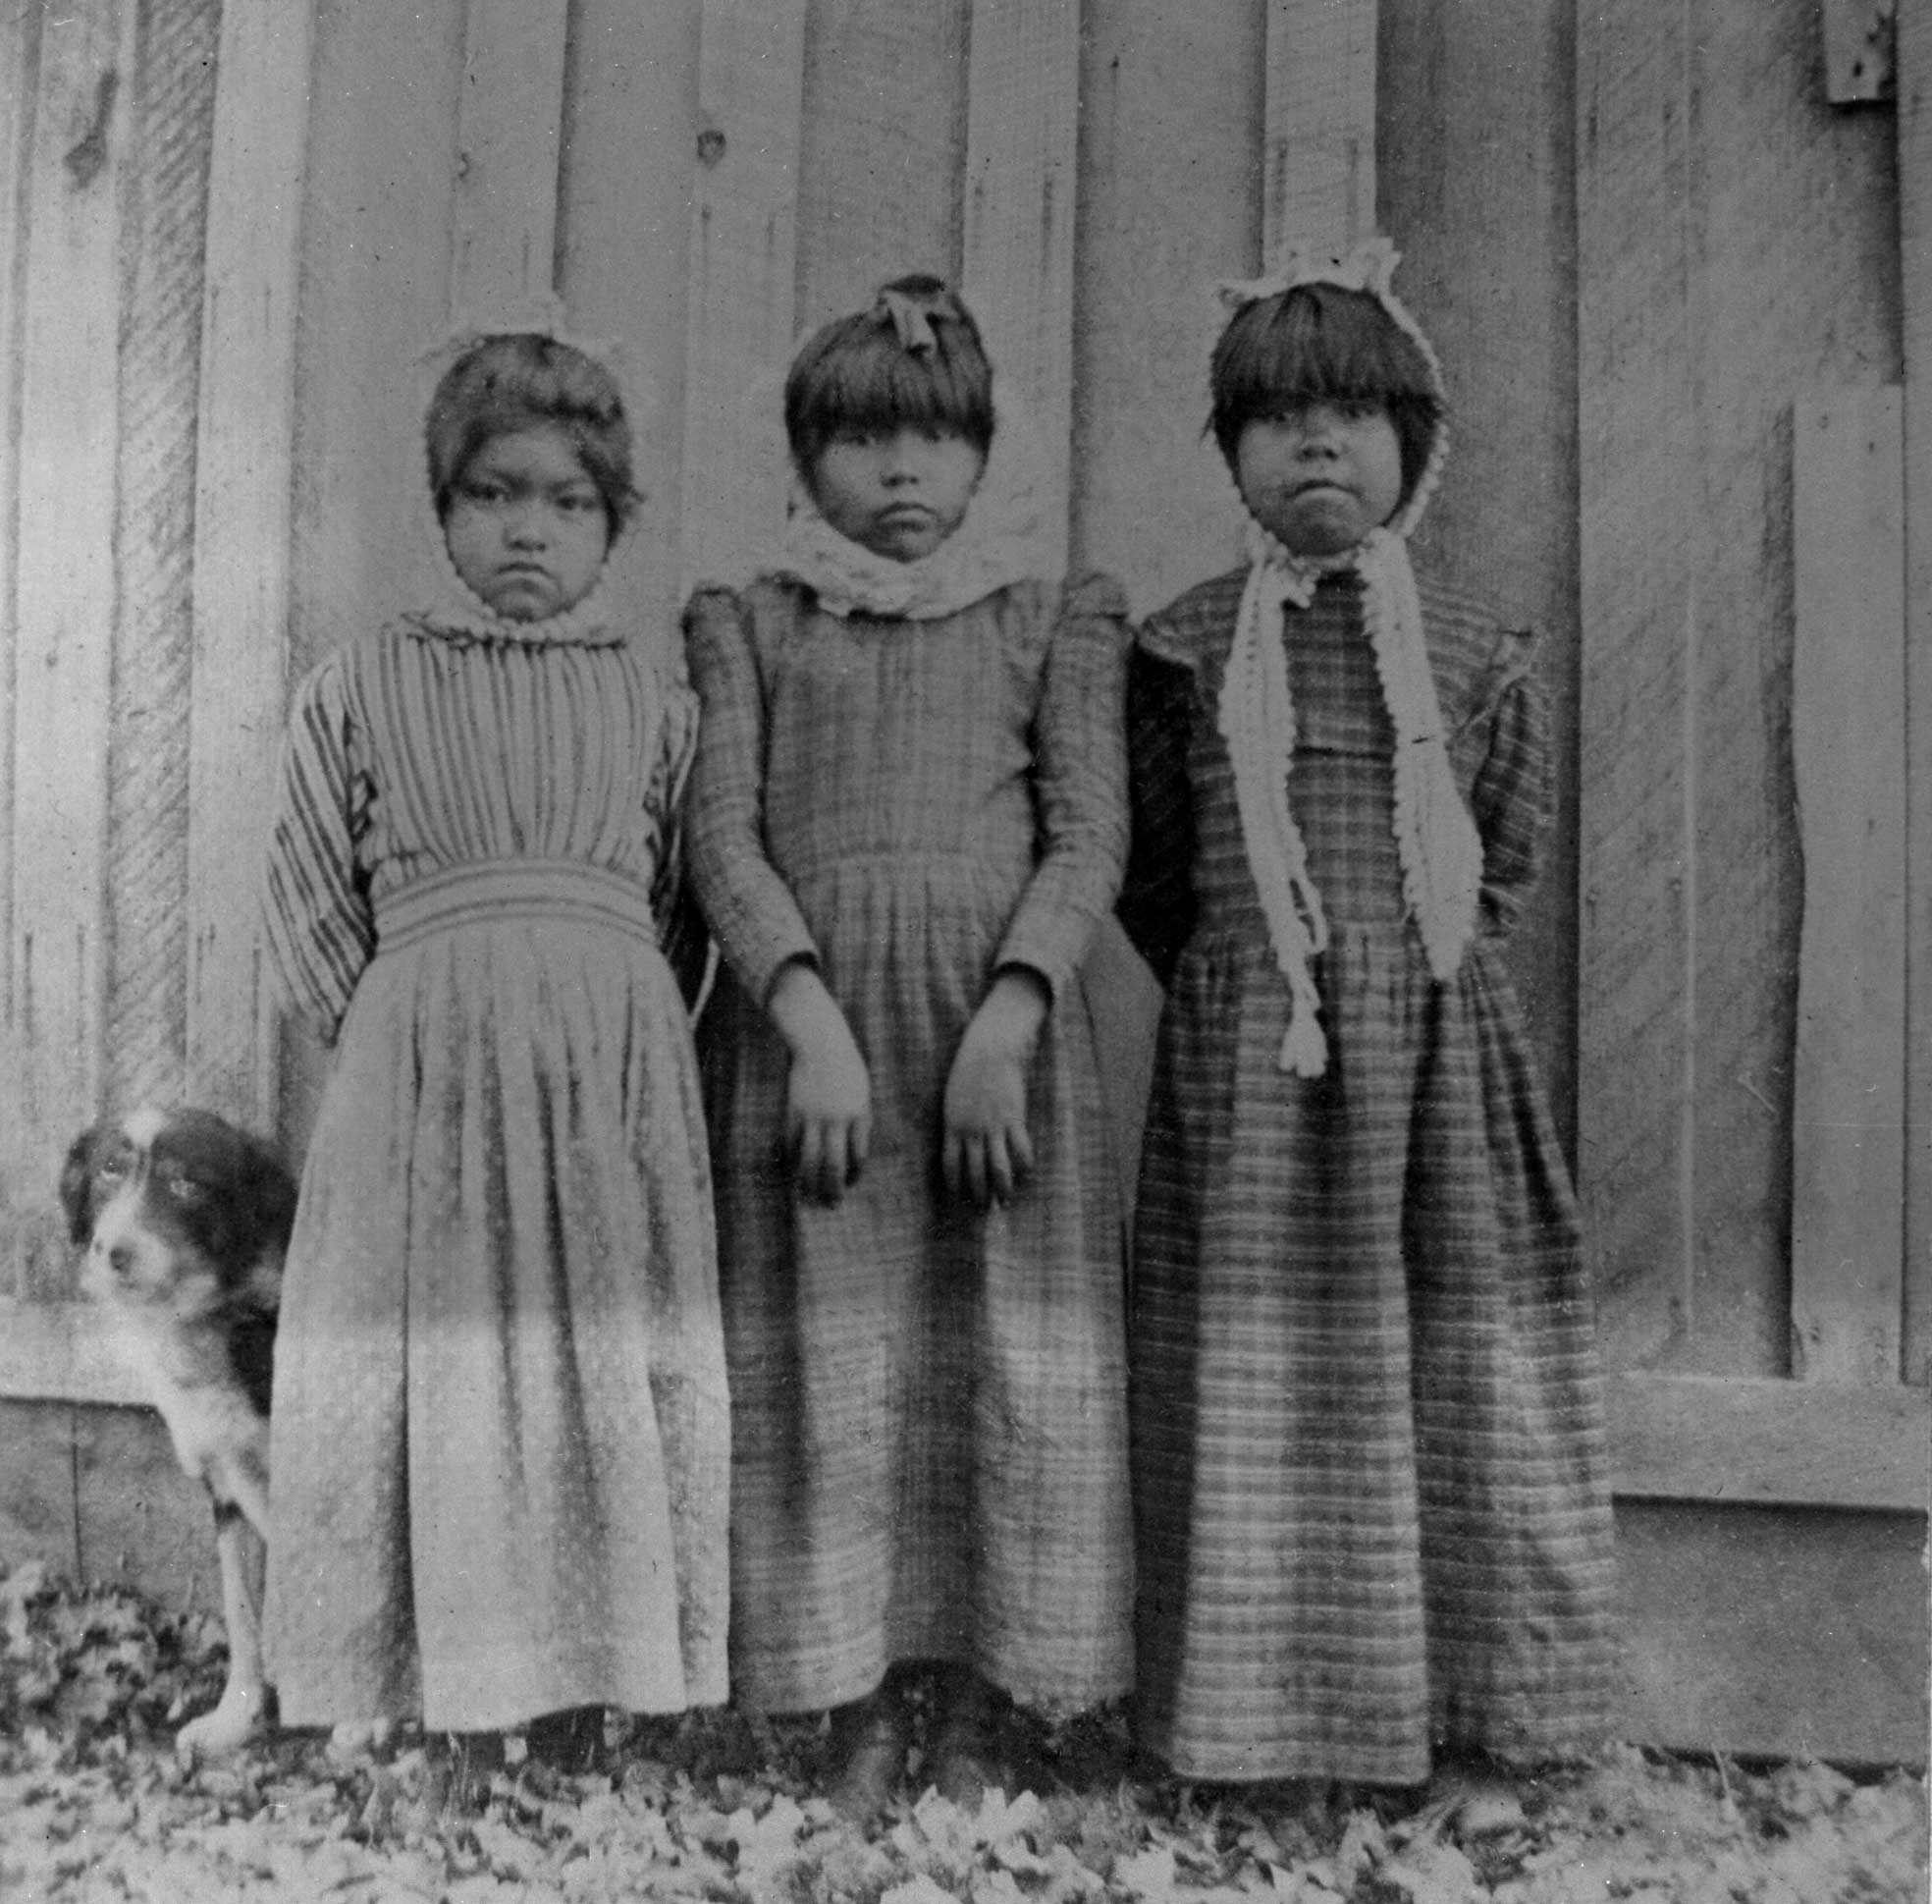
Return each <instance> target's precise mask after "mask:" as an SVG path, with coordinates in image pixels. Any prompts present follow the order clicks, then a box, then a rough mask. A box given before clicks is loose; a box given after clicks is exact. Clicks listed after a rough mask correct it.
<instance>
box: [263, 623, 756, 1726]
mask: <svg viewBox="0 0 1932 1904" xmlns="http://www.w3.org/2000/svg"><path fill="white" fill-rule="evenodd" d="M593 599H594V598H593ZM695 712H696V710H695V702H694V699H693V697H692V696H691V694H690V691H689V689H688V688H685V687H682V686H674V685H671V684H668V683H666V682H665V681H663V680H661V679H660V678H659V675H658V673H657V671H655V670H654V669H653V668H652V667H650V666H649V665H647V663H646V662H645V661H644V659H643V658H642V657H641V656H640V654H639V653H638V652H637V651H635V650H634V649H633V648H632V647H631V646H629V645H628V644H627V643H626V642H625V641H624V640H623V639H622V638H621V630H620V629H618V628H617V627H615V626H607V625H606V624H605V623H604V622H603V621H602V620H600V619H599V617H598V615H597V614H596V613H594V612H592V611H591V609H590V606H589V605H588V604H585V605H580V606H579V608H578V609H576V610H573V611H571V612H570V613H569V614H566V615H564V616H560V617H557V618H555V619H553V620H552V621H550V622H547V623H538V624H516V623H500V622H496V621H495V620H494V618H491V617H488V616H487V615H485V614H482V613H480V612H479V613H478V614H476V615H474V616H469V617H463V616H456V617H455V618H446V617H416V618H409V619H404V620H403V621H401V622H399V623H397V624H394V625H392V626H389V627H387V628H385V629H384V630H383V631H382V632H381V633H380V634H379V635H378V636H377V637H376V638H374V639H372V640H365V641H360V642H356V643H353V644H351V645H349V647H346V648H345V649H343V650H341V651H339V652H338V653H337V654H335V655H334V656H332V657H331V658H330V659H329V660H327V661H325V662H324V663H323V664H322V665H321V666H320V667H319V668H318V669H317V670H316V671H315V673H314V674H313V675H312V676H311V677H310V679H309V680H308V681H307V682H306V684H305V686H304V687H303V689H302V691H301V693H300V695H299V696H298V698H297V700H296V703H295V710H294V714H293V717H292V723H291V728H290V734H289V739H288V745H287V750H286V765H285V769H284V782H283V790H282V796H281V804H280V808H279V812H278V814H277V817H276V820H275V825H274V832H273V836H272V843H271V847H270V856H269V867H268V878H267V888H266V894H267V898H266V907H265V910H266V915H267V929H268V938H269V943H270V946H271V949H272V951H273V952H274V953H275V956H276V960H277V963H278V964H279V966H280V968H281V971H282V973H283V976H284V978H285V980H286V982H287V985H288V988H289V990H290V992H291V994H292V996H293V997H294V999H295V1002H296V1004H297V1005H298V1006H300V1007H301V1008H302V1009H303V1010H304V1011H305V1012H306V1014H307V1015H308V1016H309V1017H310V1019H311V1020H312V1021H313V1022H314V1023H315V1024H316V1026H317V1027H318V1028H319V1029H320V1030H321V1031H322V1033H323V1034H324V1035H325V1037H333V1038H334V1039H335V1042H336V1054H335V1061H334V1068H333V1071H332V1074H331V1076H330V1077H329V1080H328V1084H327V1088H326V1091H325V1094H324V1097H323V1101H322V1105H321V1110H320V1114H319V1117H318V1121H317V1125H316V1129H315V1132H314V1136H313V1139H312V1142H311V1144H310V1147H309V1151H308V1155H307V1160H306V1165H305V1168H304V1170H303V1173H302V1181H301V1196H300V1203H299V1208H298V1214H297V1217H296V1223H295V1235H294V1238H293V1241H292V1244H291V1247H290V1252H289V1259H288V1268H287V1273H286V1278H285V1292H284V1298H283V1308H282V1325H281V1334H280V1339H279V1341H278V1344H277V1352H276V1367H275V1389H274V1404H273V1412H272V1423H273V1426H272V1430H271V1438H272V1447H271V1463H272V1469H273V1475H274V1482H273V1488H274V1516H275V1529H274V1539H273V1542H272V1544H271V1552H270V1560H269V1581H268V1599H267V1640H268V1646H269V1652H270V1665H271V1672H272V1676H273V1677H274V1679H275V1681H276V1683H277V1686H278V1691H279V1694H280V1699H281V1707H282V1714H283V1716H284V1718H285V1719H287V1720H289V1721H291V1722H293V1723H297V1724H308V1723H324V1722H329V1721H332V1720H339V1719H344V1718H352V1717H370V1716H378V1715H383V1714H390V1715H398V1716H408V1715H420V1717H421V1718H422V1720H423V1722H424V1724H425V1725H427V1726H430V1727H433V1728H438V1729H442V1728H451V1729H456V1730H481V1729H497V1728H502V1727H508V1726H514V1725H516V1724H519V1723H522V1722H525V1721H527V1720H529V1719H530V1718H532V1717H534V1716H536V1715H538V1714H543V1713H546V1712H551V1711H556V1710H560V1709H562V1708H565V1707H570V1706H588V1705H600V1704H602V1705H613V1706H618V1707H623V1708H627V1709H630V1710H633V1711H646V1712H665V1711H674V1710H679V1709H682V1708H684V1707H685V1706H687V1705H690V1704H694V1703H707V1704H715V1703H718V1702H720V1701H722V1700H723V1699H724V1697H725V1691H726V1687H725V1635H726V1626H727V1623H728V1614H727V1573H726V1559H725V1553H726V1532H725V1515H726V1505H727V1502H726V1490H727V1486H728V1461H729V1455H728V1437H729V1405H728V1399H727V1395H726V1389H725V1371H724V1353H723V1337H722V1330H721V1323H720V1317H719V1309H718V1293H717V1260H716V1251H715V1243H714V1233H713V1225H712V1219H711V1214H710V1208H709V1197H710V1174H709V1163H708V1158H707V1155H706V1149H705V1141H704V1128H703V1116H702V1110H701V1103H700V1095H699V1089H698V1083H697V1069H696V1054H695V1051H694V1049H693V1047H692V1043H691V1037H690V1031H689V1027H688V1022H687V1018H686V1013H685V1008H684V1004H683V1000H682V998H681V996H680V993H679V990H678V986H677V983H676V981H675V979H674V978H673V975H672V972H671V967H670V966H669V964H668V963H667V960H666V956H665V953H664V952H662V951H661V950H660V945H659V927H658V919H659V917H660V916H661V915H662V914H663V913H664V912H665V910H666V908H667V903H668V896H669V894H670V892H671V887H672V885H673V884H674V881H675V874H676V870H677V869H676V864H675V854H676V845H675V835H674V830H673V812H674V807H675V801H676V796H677V793H678V790H679V783H680V779H681V777H682V775H683V773H684V772H685V770H686V767H687V764H688V761H689V758H690V754H691V751H692V748H693V745H694V729H695Z"/></svg>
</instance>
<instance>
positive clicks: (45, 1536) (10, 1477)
mask: <svg viewBox="0 0 1932 1904" xmlns="http://www.w3.org/2000/svg"><path fill="white" fill-rule="evenodd" d="M0 1396H4V1388H3V1387H0ZM0 1447H4V1448H5V1449H6V1450H7V1458H6V1459H5V1460H4V1461H0V1568H5V1569H6V1570H8V1571H9V1572H11V1571H12V1570H13V1569H14V1568H16V1567H19V1566H22V1565H24V1564H25V1563H26V1562H27V1561H29V1560H39V1561H42V1562H43V1563H44V1564H45V1565H46V1566H47V1567H49V1568H50V1569H52V1570H53V1571H55V1572H58V1573H60V1574H62V1575H64V1576H66V1577H67V1578H68V1579H70V1580H75V1579H79V1578H80V1522H79V1518H78V1515H77V1512H76V1506H75V1497H74V1409H73V1407H72V1406H71V1405H70V1404H69V1403H67V1402H50V1401H12V1400H7V1399H4V1398H0Z"/></svg>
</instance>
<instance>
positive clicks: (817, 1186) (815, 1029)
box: [766, 961, 872, 1205]
mask: <svg viewBox="0 0 1932 1904" xmlns="http://www.w3.org/2000/svg"><path fill="white" fill-rule="evenodd" d="M766 1009H767V1010H768V1011H770V1012H771V1014H772V1019H773V1022H774V1023H775V1024H776V1025H777V1026H778V1031H779V1034H780V1035H781V1036H782V1037H783V1039H784V1041H785V1043H786V1045H787V1046H788V1047H789V1048H790V1051H791V1076H790V1079H789V1082H788V1087H787V1090H786V1096H785V1149H786V1152H787V1154H788V1156H789V1157H790V1159H791V1163H792V1168H793V1170H796V1172H797V1174H798V1188H799V1193H800V1194H801V1195H802V1196H804V1197H806V1198H808V1199H809V1200H810V1201H812V1202H814V1203H823V1204H827V1205H832V1204H835V1203H837V1202H838V1200H839V1199H840V1198H841V1197H842V1196H844V1194H845V1192H846V1190H847V1189H848V1188H849V1187H850V1186H851V1185H852V1184H854V1183H856V1182H857V1181H858V1176H859V1171H860V1170H862V1169H863V1168H864V1167H865V1161H866V1156H867V1153H868V1152H869V1151H870V1150H871V1148H872V1078H871V1075H870V1074H869V1073H868V1071H867V1070H866V1061H865V1058H864V1055H863V1054H862V1053H861V1052H860V1050H859V1045H858V1040H857V1039H855V1038H854V1037H853V1036H852V1028H851V1026H850V1025H848V1024H847V1023H846V1022H845V1014H844V1013H843V1012H842V1011H840V1010H839V1008H838V1004H837V1001H836V1000H834V999H833V998H832V994H831V993H830V992H828V991H827V990H826V987H825V981H824V980H823V979H822V978H820V977H819V975H818V973H817V972H816V971H814V970H813V969H812V967H811V966H810V965H807V964H804V963H802V962H797V961H795V962H793V963H792V964H789V965H787V966H785V967H784V969H783V970H782V971H781V972H779V974H778V977H777V979H775V980H774V981H773V984H772V991H771V996H770V997H769V998H768V1000H767V1001H766Z"/></svg>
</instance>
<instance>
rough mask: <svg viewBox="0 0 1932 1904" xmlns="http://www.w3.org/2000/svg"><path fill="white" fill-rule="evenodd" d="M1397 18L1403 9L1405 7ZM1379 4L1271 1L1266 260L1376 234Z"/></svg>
mask: <svg viewBox="0 0 1932 1904" xmlns="http://www.w3.org/2000/svg"><path fill="white" fill-rule="evenodd" d="M1397 11H1398V12H1400V11H1401V10H1400V9H1398V10H1397ZM1376 12H1377V9H1376V4H1375V0H1268V8H1267V91H1266V99H1265V105H1264V108H1263V113H1264V119H1263V130H1262V145H1261V167H1262V180H1263V194H1264V195H1263V199H1262V210H1261V255H1262V258H1263V260H1264V261H1265V262H1266V263H1268V264H1274V263H1276V262H1278V261H1279V260H1280V258H1281V255H1282V253H1283V252H1284V250H1287V249H1290V248H1294V249H1300V250H1309V251H1328V252H1341V251H1345V250H1346V249H1347V248H1348V247H1349V246H1350V245H1353V244H1354V243H1355V242H1356V241H1357V240H1358V239H1361V238H1367V237H1368V236H1369V235H1370V234H1371V233H1372V232H1374V231H1375V230H1376V229H1377V225H1376V214H1375V25H1376Z"/></svg>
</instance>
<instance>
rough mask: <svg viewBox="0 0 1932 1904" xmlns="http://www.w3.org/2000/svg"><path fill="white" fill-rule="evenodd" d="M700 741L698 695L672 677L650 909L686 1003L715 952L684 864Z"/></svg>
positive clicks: (655, 803) (658, 781) (655, 804)
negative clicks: (688, 802) (687, 808)
mask: <svg viewBox="0 0 1932 1904" xmlns="http://www.w3.org/2000/svg"><path fill="white" fill-rule="evenodd" d="M697 746H698V697H697V695H696V694H694V693H693V692H692V691H691V689H690V688H689V687H687V686H685V685H684V684H683V683H682V682H681V681H668V682H667V683H666V686H665V718H664V744H663V746H662V747H661V748H660V749H659V753H658V765H657V771H656V773H655V774H654V776H653V778H652V782H651V790H650V796H649V797H650V810H651V818H652V820H653V821H654V822H655V824H656V826H657V831H658V867H657V874H656V876H655V877H654V878H653V880H652V881H651V911H652V914H653V915H654V916H655V917H656V919H657V922H658V943H659V945H660V947H661V948H662V949H663V952H664V955H665V960H666V962H667V963H668V964H669V965H670V966H671V975H672V976H673V977H674V978H675V979H676V980H677V989H678V991H679V992H680V993H681V994H682V996H683V999H684V1003H685V1004H686V1005H687V1006H693V1005H695V1004H696V1003H697V1000H698V995H699V993H700V992H701V991H702V990H703V987H704V975H705V964H706V961H707V959H708V958H709V956H710V952H711V938H710V935H709V934H708V933H707V932H706V931H705V923H704V916H703V914H702V913H700V912H699V910H698V902H697V899H696V897H695V896H694V895H693V893H692V891H691V882H690V879H689V877H688V876H687V873H686V869H685V865H684V801H685V793H686V790H687V784H688V782H689V780H690V777H691V763H692V761H693V759H694V758H695V757H696V754H697Z"/></svg>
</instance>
